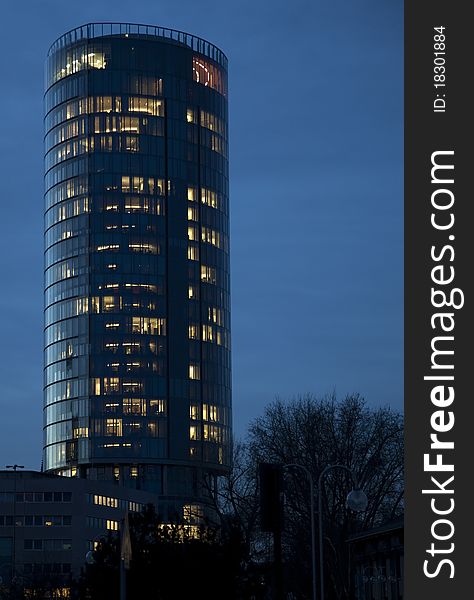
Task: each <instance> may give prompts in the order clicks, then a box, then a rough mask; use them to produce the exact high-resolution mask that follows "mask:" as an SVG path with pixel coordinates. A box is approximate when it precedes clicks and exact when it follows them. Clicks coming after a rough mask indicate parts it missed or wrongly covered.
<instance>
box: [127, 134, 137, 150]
mask: <svg viewBox="0 0 474 600" xmlns="http://www.w3.org/2000/svg"><path fill="white" fill-rule="evenodd" d="M138 144H139V138H138V136H137V135H126V136H125V148H124V149H125V150H126V151H127V152H138V150H139V146H138Z"/></svg>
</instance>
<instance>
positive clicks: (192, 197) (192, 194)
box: [188, 186, 197, 202]
mask: <svg viewBox="0 0 474 600" xmlns="http://www.w3.org/2000/svg"><path fill="white" fill-rule="evenodd" d="M188 201H189V202H196V201H197V189H196V188H195V187H190V186H188Z"/></svg>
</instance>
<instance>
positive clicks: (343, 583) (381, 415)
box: [249, 395, 403, 600]
mask: <svg viewBox="0 0 474 600" xmlns="http://www.w3.org/2000/svg"><path fill="white" fill-rule="evenodd" d="M249 454H250V460H251V462H253V463H254V464H257V463H258V462H259V461H266V462H278V463H283V464H289V463H297V464H300V465H303V466H305V467H306V468H307V469H309V471H310V472H311V474H312V476H313V479H314V482H315V486H316V482H317V481H318V477H319V475H320V473H321V472H322V471H323V469H324V468H325V467H326V466H328V465H334V464H340V465H344V466H346V467H348V468H349V469H351V470H352V472H353V473H354V476H355V478H356V481H357V482H358V484H359V486H360V487H361V488H362V489H363V490H364V491H365V492H366V494H367V497H368V499H369V504H368V508H367V510H366V511H365V512H364V513H362V514H355V513H351V512H350V511H349V510H348V509H347V508H346V497H347V493H348V492H349V491H350V490H351V489H352V487H353V483H352V481H351V477H350V475H349V474H348V473H347V472H345V471H344V470H342V469H338V470H332V471H330V472H328V473H327V475H326V477H325V478H324V486H323V495H322V499H323V523H324V536H325V540H324V544H325V555H324V556H325V580H326V582H327V585H326V587H327V598H331V599H332V598H334V599H338V600H342V599H349V598H352V597H353V595H352V594H353V592H352V590H351V574H350V556H349V547H348V544H347V538H348V536H349V535H350V534H351V533H352V532H354V531H356V530H362V529H367V528H371V527H373V526H375V525H377V524H380V523H382V522H384V521H386V520H389V519H393V518H394V517H396V516H399V515H400V514H401V513H402V512H403V421H402V417H401V415H400V414H399V413H398V412H396V411H394V410H392V409H390V408H371V407H369V406H368V405H367V404H366V402H365V401H364V399H363V398H361V397H360V396H359V395H351V396H347V397H346V398H345V399H344V400H342V401H337V400H336V397H335V396H334V395H332V396H329V397H325V398H322V399H318V398H315V397H314V396H311V395H308V396H304V397H299V398H296V399H294V400H292V401H290V402H288V403H284V402H282V401H280V400H277V401H276V402H274V403H273V404H271V405H269V406H268V407H267V408H266V409H265V411H264V414H263V416H261V417H259V418H257V419H256V420H255V421H254V423H253V424H252V425H251V427H250V432H249ZM285 482H286V491H285V532H284V545H285V553H286V566H287V573H288V577H287V581H288V578H289V579H290V580H291V581H290V587H291V589H292V591H293V592H294V593H295V594H297V597H301V598H305V597H309V589H310V573H311V570H310V557H311V551H310V533H309V532H310V528H309V523H310V502H309V497H310V495H309V485H308V482H307V479H306V478H305V477H304V475H303V474H302V473H301V471H299V470H296V469H294V470H293V469H287V470H286V475H285Z"/></svg>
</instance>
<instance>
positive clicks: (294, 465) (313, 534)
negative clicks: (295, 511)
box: [283, 463, 316, 600]
mask: <svg viewBox="0 0 474 600" xmlns="http://www.w3.org/2000/svg"><path fill="white" fill-rule="evenodd" d="M283 466H284V467H286V468H289V467H292V468H294V469H301V470H302V471H304V473H305V475H306V477H307V478H308V481H309V497H310V511H311V572H312V582H313V600H316V532H315V523H314V520H315V519H314V483H313V476H312V475H311V472H310V470H309V469H307V468H306V467H304V466H303V465H299V464H297V463H289V464H286V465H283Z"/></svg>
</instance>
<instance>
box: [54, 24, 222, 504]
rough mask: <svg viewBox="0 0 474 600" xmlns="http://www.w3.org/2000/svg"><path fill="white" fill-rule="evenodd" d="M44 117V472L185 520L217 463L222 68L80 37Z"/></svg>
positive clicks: (112, 35)
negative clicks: (128, 490)
mask: <svg viewBox="0 0 474 600" xmlns="http://www.w3.org/2000/svg"><path fill="white" fill-rule="evenodd" d="M45 115H46V116H45V133H46V137H45V153H46V154H45V192H46V193H45V204H46V205H45V372H44V385H45V394H44V468H45V470H46V471H50V472H55V473H58V474H62V475H66V476H80V477H87V478H91V479H101V480H112V481H117V482H119V483H121V484H123V485H126V486H132V487H140V488H142V489H147V490H150V491H155V492H156V493H157V494H159V495H160V496H161V497H162V503H161V504H162V506H161V509H162V511H163V514H165V516H170V511H175V510H176V509H177V507H181V508H182V507H183V506H184V507H185V511H186V510H187V511H189V506H190V505H191V506H194V505H196V506H198V507H199V502H201V501H203V499H204V498H205V492H204V490H203V488H202V486H201V481H202V476H203V475H204V474H208V473H210V474H215V475H218V474H219V473H222V472H224V471H225V470H226V469H227V468H228V465H229V461H230V456H229V447H230V434H231V365H230V296H229V293H230V290H229V202H228V189H229V184H228V160H227V156H228V143H227V131H228V127H227V59H226V57H225V55H224V54H223V53H222V52H221V51H220V50H219V49H218V48H216V47H215V46H213V45H212V44H210V43H208V42H206V41H204V40H202V39H200V38H197V37H195V36H192V35H189V34H186V33H182V32H177V31H174V30H170V29H164V28H161V27H150V26H144V25H131V24H110V23H109V24H89V25H85V26H83V27H79V28H77V29H75V30H73V31H71V32H69V33H67V34H65V35H64V36H62V37H61V38H59V39H58V40H57V41H56V42H55V43H54V44H53V45H52V46H51V48H50V50H49V53H48V58H47V68H46V93H45ZM211 479H212V478H211ZM181 508H179V510H181ZM198 510H200V509H198Z"/></svg>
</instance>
